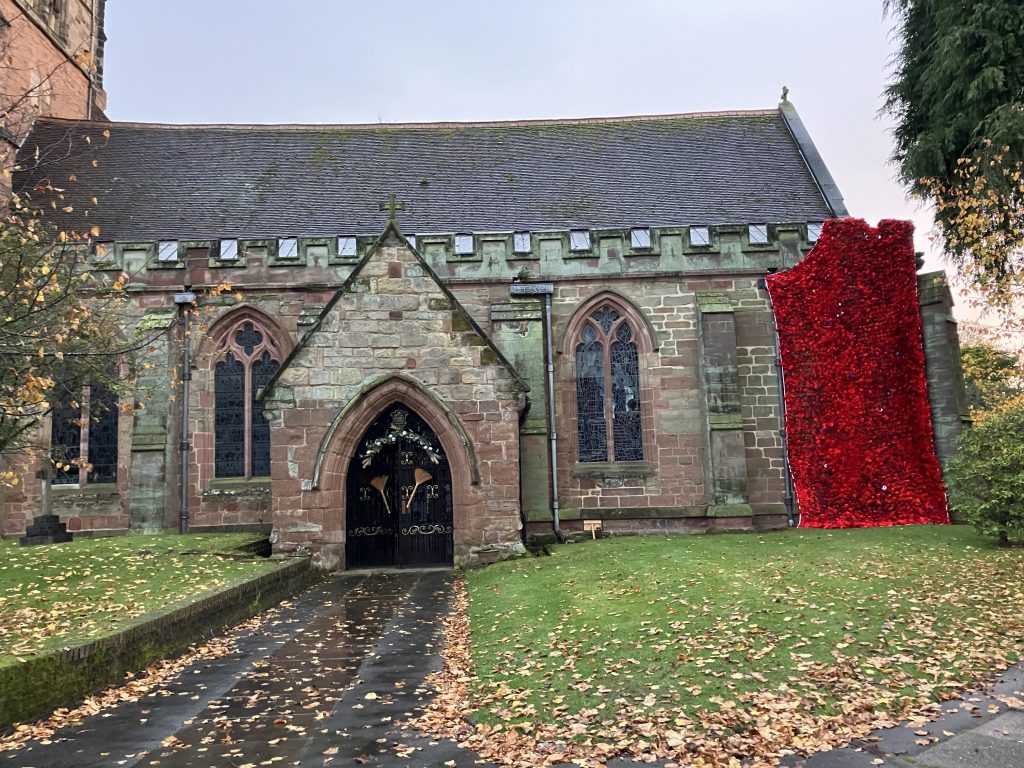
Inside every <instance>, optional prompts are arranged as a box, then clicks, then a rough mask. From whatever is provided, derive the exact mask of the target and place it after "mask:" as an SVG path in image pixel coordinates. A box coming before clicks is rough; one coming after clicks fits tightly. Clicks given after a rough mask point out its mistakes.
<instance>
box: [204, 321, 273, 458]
mask: <svg viewBox="0 0 1024 768" xmlns="http://www.w3.org/2000/svg"><path fill="white" fill-rule="evenodd" d="M220 354H221V359H220V361H219V362H218V363H217V365H216V367H215V368H214V475H215V476H216V477H267V476H269V475H270V424H269V423H268V422H267V420H266V419H265V418H264V417H263V409H262V408H261V407H260V404H259V403H257V402H256V395H257V394H258V393H259V391H260V388H261V387H263V386H265V385H266V384H267V382H269V381H270V379H271V377H272V376H273V375H274V374H275V373H276V372H277V369H278V368H279V367H280V365H281V363H280V361H281V354H280V352H279V350H278V349H277V348H276V347H275V346H274V344H273V342H272V340H271V339H270V336H269V335H268V334H267V333H265V332H263V331H260V330H259V329H257V328H256V326H255V325H254V324H253V323H252V322H251V321H248V320H247V321H244V322H242V323H240V324H239V325H238V326H237V327H235V328H234V329H233V330H232V331H231V332H230V333H229V334H228V335H227V337H226V343H225V345H224V347H223V349H222V350H221V353H220Z"/></svg>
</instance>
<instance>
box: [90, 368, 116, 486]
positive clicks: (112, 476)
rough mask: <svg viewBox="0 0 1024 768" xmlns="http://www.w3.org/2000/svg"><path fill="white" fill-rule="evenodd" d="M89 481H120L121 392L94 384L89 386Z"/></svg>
mask: <svg viewBox="0 0 1024 768" xmlns="http://www.w3.org/2000/svg"><path fill="white" fill-rule="evenodd" d="M87 450H88V454H89V455H88V459H89V467H90V469H89V478H88V480H89V482H90V483H115V482H117V395H115V394H114V393H113V392H111V391H110V390H109V389H107V388H106V387H103V386H100V385H98V384H94V385H93V386H92V387H91V388H90V390H89V445H88V447H87Z"/></svg>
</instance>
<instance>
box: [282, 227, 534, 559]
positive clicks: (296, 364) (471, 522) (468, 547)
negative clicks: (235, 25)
mask: <svg viewBox="0 0 1024 768" xmlns="http://www.w3.org/2000/svg"><path fill="white" fill-rule="evenodd" d="M388 382H394V383H395V386H392V387H391V390H392V394H391V395H390V396H389V398H390V399H389V398H384V399H380V398H379V397H378V398H377V401H374V398H373V397H371V395H373V394H374V393H376V392H377V391H378V390H379V389H380V387H381V385H382V383H388ZM525 388H526V385H525V384H524V382H523V381H522V380H521V379H520V378H519V377H518V376H517V374H516V373H515V371H514V370H513V369H512V367H511V366H510V365H509V364H508V362H507V361H506V360H505V359H504V357H503V356H502V355H501V353H500V352H499V351H498V350H497V349H496V348H495V347H494V345H493V344H492V343H491V342H490V341H489V340H488V339H487V338H485V336H484V334H483V332H482V330H481V329H480V327H479V326H478V325H477V324H476V323H475V322H474V321H473V320H472V319H471V317H470V316H469V314H468V313H466V311H465V310H464V309H463V308H462V307H461V306H460V305H459V303H458V301H457V300H455V298H454V297H453V296H452V295H451V294H450V293H449V292H448V291H447V290H445V289H444V288H443V287H442V286H441V285H440V284H439V283H438V282H437V280H436V279H435V277H434V276H433V274H432V273H431V271H430V270H429V268H428V267H427V266H426V265H425V264H424V263H423V262H422V260H420V259H419V257H418V256H417V254H416V253H415V252H414V251H412V250H411V249H410V248H409V247H408V244H407V243H406V242H405V241H404V239H403V238H401V237H400V236H398V235H397V233H395V232H391V234H390V235H388V236H386V237H384V238H382V240H381V242H380V244H379V246H378V247H377V248H375V249H374V250H373V252H371V253H370V254H368V256H367V258H366V259H365V260H364V262H363V263H361V264H360V265H359V267H358V268H357V269H356V270H354V271H353V273H352V275H351V276H350V277H349V279H348V280H347V281H346V283H345V285H344V286H343V287H342V289H341V290H340V291H339V292H338V294H337V295H336V296H335V298H334V299H333V300H332V301H331V303H329V304H328V305H327V307H326V309H325V310H324V312H323V313H322V314H321V316H320V317H319V319H318V321H317V322H316V324H314V325H313V326H312V327H311V328H310V330H308V331H307V333H306V335H305V336H304V337H303V338H302V340H301V341H300V343H299V345H298V346H297V347H296V349H295V351H294V352H293V354H292V355H290V356H289V358H288V360H287V361H286V362H285V365H284V366H283V367H282V370H281V372H280V374H279V375H278V377H277V379H276V381H274V382H272V383H271V384H270V385H269V386H268V391H267V393H266V396H265V399H264V409H265V412H266V413H267V414H268V418H270V420H271V433H272V436H273V437H272V446H271V456H272V461H271V464H272V467H273V469H272V471H273V476H272V487H273V492H272V497H273V504H274V510H273V513H274V526H275V530H276V531H277V532H278V537H279V542H280V543H279V546H282V547H287V546H289V545H291V546H294V545H299V544H304V545H312V546H313V547H314V548H315V549H319V550H320V551H321V553H322V557H323V558H324V560H325V562H326V564H331V561H333V560H334V559H335V558H338V557H340V553H341V552H342V551H343V549H344V546H343V545H344V509H343V507H344V480H345V475H346V472H347V469H348V461H349V459H350V457H351V456H352V451H353V450H354V448H355V446H356V445H358V442H359V439H360V437H361V435H362V432H363V430H364V429H365V425H366V423H368V422H369V421H371V420H372V419H373V418H374V417H375V415H376V414H377V413H379V412H380V410H381V409H382V408H384V407H386V406H387V405H389V404H391V403H394V402H405V403H406V404H407V405H408V406H409V407H411V408H412V409H413V410H415V411H416V412H417V413H419V415H420V416H421V417H423V418H424V419H425V420H427V421H428V422H429V423H430V424H431V427H432V428H433V429H434V431H435V432H436V433H437V435H438V437H439V439H440V440H441V442H442V444H443V445H445V447H446V454H449V456H448V459H449V461H450V462H451V464H452V467H453V484H454V485H455V486H456V491H455V534H454V537H455V552H456V560H457V561H466V560H467V559H469V558H470V557H471V555H472V552H473V550H474V548H475V547H479V546H482V545H483V544H485V543H489V544H495V543H505V544H509V545H514V544H515V542H516V541H517V540H518V528H519V443H518V437H519V411H520V409H521V408H522V407H523V404H524V398H523V395H522V393H523V390H524V389H525ZM363 401H367V402H371V401H374V405H373V407H372V408H371V407H370V406H366V407H363V405H362V404H363ZM368 409H369V410H368ZM357 433H358V434H357ZM446 435H447V437H446ZM446 441H447V442H446ZM466 443H468V445H467V444H466ZM452 453H454V454H455V455H450V454H452Z"/></svg>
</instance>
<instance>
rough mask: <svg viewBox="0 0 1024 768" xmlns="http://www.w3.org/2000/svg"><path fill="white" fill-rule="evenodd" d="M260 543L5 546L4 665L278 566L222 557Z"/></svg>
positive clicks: (166, 540) (148, 539)
mask: <svg viewBox="0 0 1024 768" xmlns="http://www.w3.org/2000/svg"><path fill="white" fill-rule="evenodd" d="M256 538H258V537H256V536H254V535H252V534H200V535H190V536H187V537H180V536H175V535H158V536H117V537H112V538H100V539H79V540H77V541H73V542H69V543H67V544H53V545H49V546H38V547H21V546H19V545H18V543H17V542H16V541H9V540H6V541H0V666H2V665H4V664H10V663H17V658H18V657H22V658H24V657H25V656H27V655H30V654H34V653H40V652H42V651H46V650H51V649H54V648H63V647H65V646H70V645H74V644H76V643H78V642H81V641H84V640H87V639H91V638H95V637H99V636H102V635H107V634H110V633H112V632H115V631H117V630H119V629H122V628H123V627H125V626H127V625H128V624H130V623H131V622H132V621H133V620H134V619H136V618H138V617H139V616H142V615H143V614H146V613H150V612H152V611H162V612H165V611H169V610H171V609H173V608H176V607H178V606H179V605H183V604H186V603H188V602H191V601H193V600H195V599H196V598H197V597H199V596H200V595H202V594H204V593H208V592H211V591H214V590H216V589H220V588H222V587H224V586H228V585H232V584H236V583H238V582H241V581H244V580H246V579H248V578H251V577H253V576H257V575H259V574H262V573H266V572H267V571H269V570H272V569H273V568H276V567H278V566H279V565H280V564H279V563H275V562H271V561H269V560H266V559H264V558H253V559H232V558H227V557H223V556H220V555H218V554H217V553H221V552H228V551H229V550H231V549H232V548H234V547H237V546H239V545H242V544H245V543H248V542H250V541H253V540H255V539H256Z"/></svg>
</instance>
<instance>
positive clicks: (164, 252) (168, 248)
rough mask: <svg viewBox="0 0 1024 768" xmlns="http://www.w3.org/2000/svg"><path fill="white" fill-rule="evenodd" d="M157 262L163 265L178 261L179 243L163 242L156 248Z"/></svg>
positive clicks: (174, 241) (175, 241)
mask: <svg viewBox="0 0 1024 768" xmlns="http://www.w3.org/2000/svg"><path fill="white" fill-rule="evenodd" d="M156 260H157V261H158V262H160V263H161V264H167V263H168V262H172V261H177V260H178V241H177V240H161V241H160V242H159V243H157V246H156Z"/></svg>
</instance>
